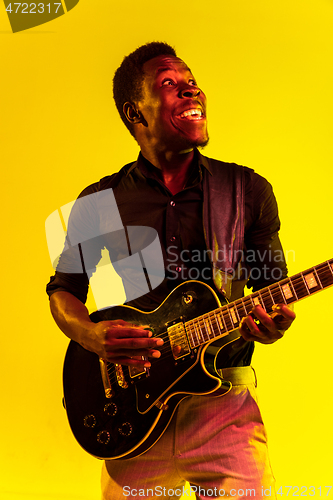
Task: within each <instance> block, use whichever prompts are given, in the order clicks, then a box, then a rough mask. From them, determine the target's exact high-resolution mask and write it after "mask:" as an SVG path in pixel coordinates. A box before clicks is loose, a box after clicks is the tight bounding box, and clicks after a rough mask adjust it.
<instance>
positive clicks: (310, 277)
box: [186, 259, 333, 349]
mask: <svg viewBox="0 0 333 500" xmlns="http://www.w3.org/2000/svg"><path fill="white" fill-rule="evenodd" d="M331 285H333V259H331V260H330V261H326V262H324V263H322V264H319V265H318V266H316V267H313V268H310V269H308V270H307V271H304V272H303V273H299V274H297V275H295V276H292V277H291V278H285V279H284V280H282V281H280V282H277V283H274V284H272V285H270V286H268V287H265V288H263V289H262V290H260V291H257V292H255V293H252V294H251V295H248V296H246V297H242V298H240V299H237V300H236V301H234V302H233V303H231V304H226V305H225V306H222V307H220V308H218V309H216V310H214V311H211V312H209V313H206V314H204V315H202V316H201V317H199V318H195V319H193V320H190V321H188V322H187V323H186V331H187V334H188V338H189V342H190V346H191V348H192V349H193V348H195V347H197V346H199V345H201V344H204V343H207V342H209V341H210V340H213V339H214V338H215V337H219V336H223V334H224V335H226V334H227V333H228V332H230V331H232V330H234V329H235V328H238V327H239V325H240V323H241V321H242V319H243V318H244V317H245V316H247V315H248V314H250V313H251V311H252V310H253V308H254V307H255V306H256V305H260V306H261V307H263V309H264V310H265V311H266V312H267V313H268V314H270V313H271V312H272V310H273V306H274V305H275V304H278V303H285V304H290V303H293V302H296V301H298V300H301V299H302V298H304V297H307V296H309V295H311V294H313V293H315V292H317V291H319V290H322V289H324V288H326V287H327V286H331Z"/></svg>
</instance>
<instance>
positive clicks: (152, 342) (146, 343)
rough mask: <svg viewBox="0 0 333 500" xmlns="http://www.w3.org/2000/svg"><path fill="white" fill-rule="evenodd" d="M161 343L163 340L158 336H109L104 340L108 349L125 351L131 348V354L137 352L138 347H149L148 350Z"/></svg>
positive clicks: (159, 345)
mask: <svg viewBox="0 0 333 500" xmlns="http://www.w3.org/2000/svg"><path fill="white" fill-rule="evenodd" d="M163 344H164V340H163V339H160V338H148V339H142V338H133V337H130V338H120V339H119V338H111V339H108V340H107V341H106V345H107V349H108V348H109V350H119V351H125V352H126V351H127V350H133V356H134V355H138V354H139V353H138V352H136V351H137V350H139V349H141V350H142V349H145V351H147V350H148V349H149V352H150V350H152V349H153V350H154V349H156V348H158V347H161V346H162V345H163ZM108 346H109V347H108ZM140 355H141V354H140Z"/></svg>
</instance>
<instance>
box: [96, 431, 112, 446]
mask: <svg viewBox="0 0 333 500" xmlns="http://www.w3.org/2000/svg"><path fill="white" fill-rule="evenodd" d="M110 438H111V436H110V433H109V432H108V431H101V432H99V433H98V434H97V441H98V442H99V443H100V444H109V442H110Z"/></svg>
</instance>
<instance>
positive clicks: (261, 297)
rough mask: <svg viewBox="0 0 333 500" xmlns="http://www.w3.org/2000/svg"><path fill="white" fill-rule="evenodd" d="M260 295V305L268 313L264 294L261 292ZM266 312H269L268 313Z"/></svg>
mask: <svg viewBox="0 0 333 500" xmlns="http://www.w3.org/2000/svg"><path fill="white" fill-rule="evenodd" d="M258 293H259V297H260V299H261V304H260V305H261V307H263V308H264V310H265V311H266V306H265V302H264V299H263V296H262V294H261V293H260V292H258ZM266 312H267V311H266Z"/></svg>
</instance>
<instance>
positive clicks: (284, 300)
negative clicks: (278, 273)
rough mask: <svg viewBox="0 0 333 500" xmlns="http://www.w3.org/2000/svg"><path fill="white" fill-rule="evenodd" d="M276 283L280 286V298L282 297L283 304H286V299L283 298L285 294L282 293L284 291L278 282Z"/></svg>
mask: <svg viewBox="0 0 333 500" xmlns="http://www.w3.org/2000/svg"><path fill="white" fill-rule="evenodd" d="M278 285H279V288H280V292H281V296H282V298H283V302H284V303H285V304H287V301H286V298H285V295H284V293H283V289H282V287H281V285H280V283H278Z"/></svg>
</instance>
